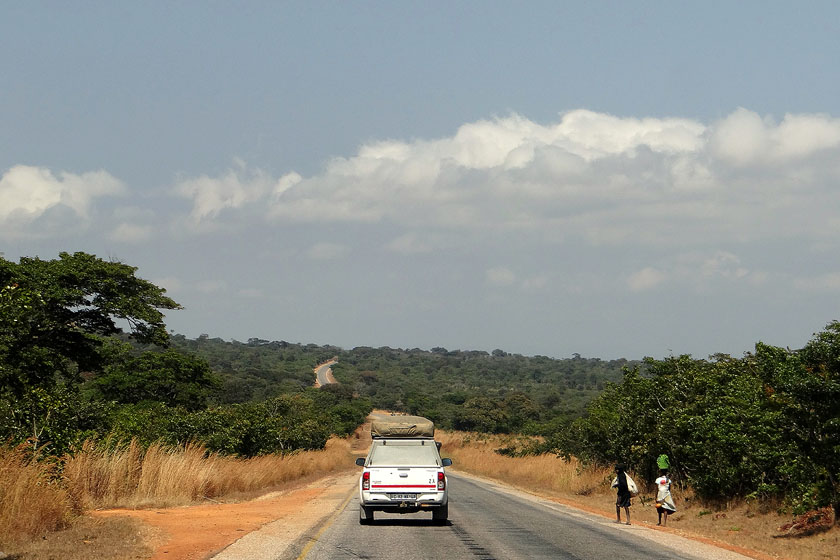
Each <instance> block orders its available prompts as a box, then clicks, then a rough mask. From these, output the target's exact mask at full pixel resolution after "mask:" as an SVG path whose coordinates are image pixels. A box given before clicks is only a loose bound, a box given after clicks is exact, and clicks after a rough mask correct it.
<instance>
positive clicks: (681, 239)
mask: <svg viewBox="0 0 840 560" xmlns="http://www.w3.org/2000/svg"><path fill="white" fill-rule="evenodd" d="M838 160H840V120H838V119H835V118H832V117H830V116H827V115H816V114H805V115H802V114H800V115H796V114H789V115H785V116H784V117H783V118H782V119H781V121H780V122H777V121H776V120H774V119H773V118H772V117H769V116H761V115H758V114H757V113H755V112H752V111H749V110H747V109H738V110H736V111H734V112H733V113H732V114H730V115H729V116H727V117H725V118H723V119H721V120H720V121H717V122H713V123H708V124H707V123H702V122H699V121H696V120H692V119H680V118H626V117H618V116H613V115H607V114H603V113H597V112H593V111H587V110H576V111H570V112H568V113H565V114H563V115H562V116H561V117H560V119H559V121H558V122H556V123H549V124H541V123H536V122H534V121H531V120H529V119H527V118H525V117H522V116H520V115H515V114H514V115H510V116H507V117H500V118H494V119H487V120H482V121H478V122H473V123H467V124H464V125H462V126H461V127H459V128H458V129H457V131H456V132H455V133H454V134H453V135H452V136H449V137H444V138H439V139H434V140H416V141H411V142H407V141H398V140H387V141H380V142H371V143H368V144H366V145H364V146H362V147H361V148H360V149H359V150H358V152H357V153H356V154H355V155H353V156H349V157H337V158H334V159H332V160H330V161H329V162H328V163H327V164H326V166H325V167H324V170H323V171H322V172H321V173H319V174H316V175H313V176H309V177H303V176H301V175H299V174H297V173H294V172H291V173H288V174H286V175H283V176H282V177H280V178H278V179H275V178H272V177H270V176H268V175H267V174H265V173H263V172H261V171H254V172H249V171H248V170H247V169H245V168H244V166H243V167H241V168H240V169H237V170H231V171H229V172H228V173H226V174H224V175H223V176H221V177H217V178H213V177H200V178H198V179H193V180H187V181H184V182H182V183H180V184H179V185H178V187H177V191H178V192H179V193H180V195H181V196H186V197H188V198H190V199H191V200H192V201H193V209H192V211H191V217H192V220H193V222H194V223H199V222H201V223H205V222H206V223H212V222H214V221H224V220H225V219H227V217H228V216H229V215H234V216H235V212H241V213H247V215H248V216H260V217H261V218H263V219H266V220H268V221H269V222H270V223H275V224H285V223H300V222H303V223H318V222H334V223H341V222H359V223H367V224H384V223H387V224H390V225H397V226H398V227H400V228H402V229H403V231H404V232H405V233H402V234H399V235H398V236H397V237H396V238H394V239H393V240H392V241H391V242H390V243H389V244H387V245H386V249H387V250H390V251H394V252H399V253H403V254H418V253H422V252H428V251H429V250H430V249H431V247H432V245H430V243H429V241H428V240H429V239H431V238H432V237H433V236H434V235H435V234H439V233H442V232H452V231H464V230H472V231H475V232H477V233H479V234H480V232H482V231H494V232H498V231H511V232H514V231H519V232H526V233H529V234H531V235H534V236H539V237H540V239H541V240H551V242H554V243H572V242H584V243H587V244H590V245H592V246H605V245H614V246H622V245H635V246H640V245H645V246H671V247H677V246H679V247H683V246H688V247H690V248H691V247H707V246H710V245H711V246H714V245H720V244H722V243H723V242H725V241H730V240H733V239H735V240H738V241H743V242H748V241H751V240H752V241H754V240H758V239H761V240H767V239H782V238H788V237H790V236H792V235H796V236H800V237H803V238H810V239H812V240H813V242H815V243H816V242H817V241H818V240H819V239H834V238H836V237H837V236H838V235H840V220H837V219H836V216H835V212H833V210H832V208H833V207H835V206H836V199H837V196H838V195H837V193H836V187H835V185H837V184H838V182H839V181H840V165H838V164H837V163H836V162H837V161H838ZM226 210H227V211H229V213H226V212H225V211H226ZM731 273H732V274H738V272H737V271H732V272H731ZM648 274H649V273H648ZM644 278H645V275H642V276H641V277H639V278H638V279H637V280H638V282H640V283H639V284H638V285H640V286H644V285H646V283H645V282H644V281H643V280H644ZM650 281H651V278H650V277H648V280H647V282H648V283H649V282H650ZM634 285H635V284H634Z"/></svg>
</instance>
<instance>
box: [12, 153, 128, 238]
mask: <svg viewBox="0 0 840 560" xmlns="http://www.w3.org/2000/svg"><path fill="white" fill-rule="evenodd" d="M125 192H126V188H125V186H124V185H123V184H122V182H120V181H119V180H118V179H116V178H114V177H113V176H112V175H111V174H109V173H108V172H106V171H90V172H86V173H82V174H74V173H68V172H61V173H58V174H57V175H56V174H53V172H52V171H50V170H49V169H45V168H42V167H33V166H28V165H16V166H14V167H12V168H10V169H9V170H8V171H6V172H5V173H4V174H3V176H2V177H0V226H7V227H8V226H16V227H19V228H24V229H25V228H26V227H28V226H30V225H31V224H33V223H34V222H36V221H37V220H38V219H40V218H42V217H44V216H45V215H46V214H48V213H50V212H54V211H59V212H65V213H66V212H69V213H70V214H71V215H72V216H73V217H74V218H75V219H76V220H77V221H78V220H81V221H87V220H88V219H89V217H90V213H91V208H92V206H93V202H94V201H95V200H96V199H97V198H100V197H104V196H115V195H120V194H123V193H125ZM18 231H21V230H18Z"/></svg>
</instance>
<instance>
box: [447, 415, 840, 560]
mask: <svg viewBox="0 0 840 560" xmlns="http://www.w3.org/2000/svg"><path fill="white" fill-rule="evenodd" d="M437 439H438V440H439V441H441V442H442V446H441V454H442V455H443V456H446V457H451V458H452V459H453V462H454V464H453V468H455V469H460V470H463V471H466V472H469V473H473V474H477V475H480V476H484V477H487V478H491V479H495V480H499V481H501V482H504V483H505V484H509V485H512V486H515V487H518V488H520V489H522V490H526V491H530V492H533V493H534V494H538V495H541V496H545V497H548V498H552V499H556V500H558V501H562V502H565V503H567V504H570V505H574V506H577V507H580V508H583V509H586V510H589V511H593V512H599V513H601V514H602V515H606V516H608V517H612V516H614V515H615V491H614V490H612V489H611V488H610V482H611V481H612V478H613V476H614V473H613V472H612V471H611V470H610V469H595V468H582V467H581V465H580V464H578V463H577V461H575V460H572V461H571V462H565V461H563V460H562V459H559V458H557V457H556V456H554V455H553V454H546V455H540V456H527V457H508V456H505V455H500V454H499V453H497V452H496V450H497V449H500V448H508V447H519V446H521V445H522V444H523V443H526V442H527V438H523V437H521V436H516V437H514V436H488V435H483V434H467V433H463V432H443V431H438V435H437ZM633 475H634V473H631V476H633ZM634 480H635V481H636V482H637V484H640V487H641V488H640V489H641V493H640V495H639V496H638V497H636V498H634V499H633V506H632V507H631V508H630V510H631V519H632V521H633V522H634V523H644V524H647V525H650V526H655V525H656V522H657V514H656V509H655V508H654V507H653V506H652V503H653V497H654V488H653V485H652V484H650V481H644V480H641V477H639V476H634ZM646 482H647V484H646ZM672 493H673V494H674V497H675V499H676V501H677V507H678V508H679V511H678V512H677V513H676V514H674V515H672V516H671V517H670V518H669V520H668V527H667V529H666V530H668V531H673V532H676V533H678V534H682V535H686V536H691V537H694V538H701V539H708V540H711V541H714V542H717V543H722V544H724V545H728V546H730V547H734V548H736V549H737V548H743V549H748V550H749V551H753V552H752V553H750V554H751V555H752V556H754V557H756V558H784V559H790V560H816V559H829V558H838V557H840V556H839V555H838V552H837V551H838V550H840V528H838V527H832V528H830V529H829V530H824V531H819V532H814V533H811V534H807V533H804V534H796V533H790V532H789V530H788V529H786V527H787V526H788V525H790V524H791V522H792V521H793V520H794V516H793V515H792V514H790V513H789V512H784V509H783V508H782V507H781V506H782V505H781V504H777V503H767V502H755V501H753V502H747V501H744V500H733V501H730V502H727V503H713V504H710V503H701V502H700V501H699V500H698V499H696V498H695V497H694V495H693V494H692V492H691V491H690V489H679V488H675V489H673V492H672ZM622 516H623V513H622Z"/></svg>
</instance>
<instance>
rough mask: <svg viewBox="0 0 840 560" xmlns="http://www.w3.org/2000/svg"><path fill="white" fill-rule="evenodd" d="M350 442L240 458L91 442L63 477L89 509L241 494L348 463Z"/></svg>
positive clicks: (189, 447)
mask: <svg viewBox="0 0 840 560" xmlns="http://www.w3.org/2000/svg"><path fill="white" fill-rule="evenodd" d="M349 454H350V445H349V443H348V442H347V441H345V440H340V439H335V438H334V439H332V440H330V441H329V442H327V445H326V448H325V449H324V450H323V451H307V452H298V453H293V454H290V455H282V456H281V455H265V456H261V457H254V458H251V459H239V458H236V457H228V456H223V455H218V454H215V453H209V452H208V451H207V450H206V449H205V448H204V447H201V446H197V445H187V446H185V447H178V448H172V447H167V446H163V445H153V446H151V447H149V448H148V449H147V450H145V451H143V450H142V449H140V447H139V446H138V445H137V443H136V442H131V443H130V444H129V445H127V446H125V447H123V448H120V449H117V450H104V449H98V448H97V447H96V446H95V445H94V444H93V443H91V442H87V443H85V445H84V446H83V448H82V450H81V451H80V452H78V453H76V454H75V455H73V456H72V457H70V458H68V460H67V463H66V466H65V468H64V479H65V482H66V485H67V488H68V489H69V491H70V493H71V495H72V496H73V497H74V498H75V499H76V500H77V501H78V502H79V503H81V504H83V506H84V508H85V509H96V508H114V507H129V508H137V507H168V506H175V505H187V504H191V503H195V502H198V501H202V500H205V499H221V500H225V499H236V498H239V497H242V496H244V495H249V494H253V493H255V492H262V491H265V490H267V489H272V488H276V487H280V486H282V485H283V484H285V483H288V482H290V481H294V480H299V479H302V478H305V477H307V476H310V475H312V474H315V473H318V474H322V473H323V474H326V473H330V472H334V471H336V470H339V469H342V468H347V464H348V456H349Z"/></svg>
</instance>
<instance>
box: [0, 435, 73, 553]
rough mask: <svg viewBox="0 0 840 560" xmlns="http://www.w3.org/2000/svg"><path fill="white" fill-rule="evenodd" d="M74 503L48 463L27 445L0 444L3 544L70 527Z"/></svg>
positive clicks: (0, 505)
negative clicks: (34, 458) (33, 457)
mask: <svg viewBox="0 0 840 560" xmlns="http://www.w3.org/2000/svg"><path fill="white" fill-rule="evenodd" d="M74 513H75V511H74V507H73V502H72V500H71V498H70V496H69V495H68V492H67V490H66V489H65V487H64V486H63V485H62V484H61V482H60V479H59V478H58V476H57V474H56V472H55V468H54V467H53V466H52V465H50V464H49V463H40V462H37V461H32V460H31V458H30V454H29V453H28V452H27V451H26V450H25V449H24V447H17V448H8V447H0V543H8V542H16V541H20V540H21V539H23V538H25V537H27V536H29V535H34V534H38V533H41V532H45V531H55V530H57V529H61V528H63V527H65V526H67V524H68V522H69V521H70V519H71V518H72V517H73V514H74Z"/></svg>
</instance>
